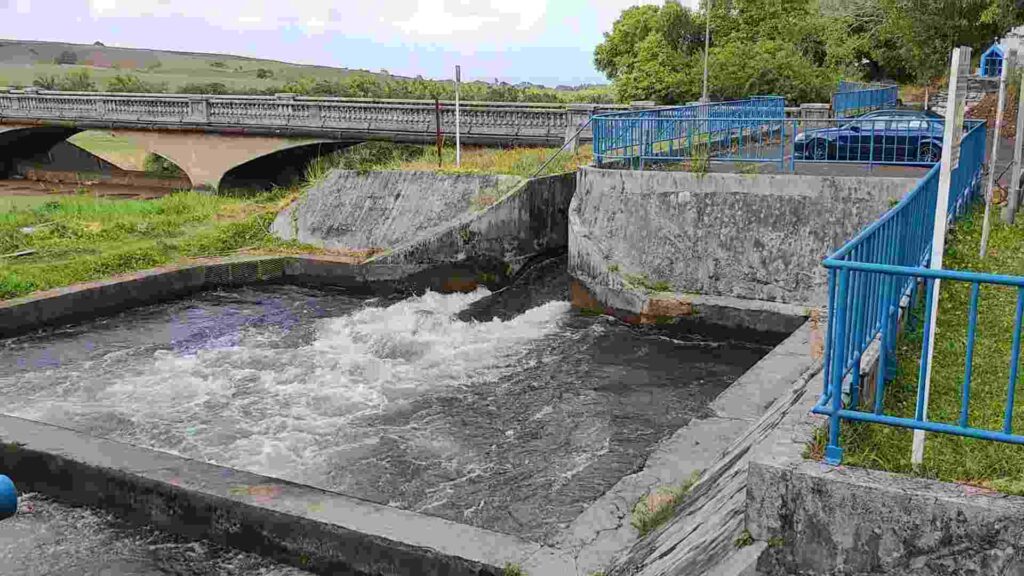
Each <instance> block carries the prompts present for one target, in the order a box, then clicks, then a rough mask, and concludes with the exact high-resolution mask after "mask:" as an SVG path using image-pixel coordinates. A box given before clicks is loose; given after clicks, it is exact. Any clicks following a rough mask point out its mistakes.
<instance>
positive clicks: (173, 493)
mask: <svg viewBox="0 0 1024 576" xmlns="http://www.w3.org/2000/svg"><path fill="white" fill-rule="evenodd" d="M0 441H2V443H3V451H2V452H0V469H3V470H4V471H5V473H6V474H8V475H9V476H10V477H11V478H13V479H14V481H15V483H16V485H17V486H18V489H19V491H21V492H39V493H42V494H45V495H48V496H52V497H54V498H57V499H59V500H61V501H64V502H68V503H71V504H76V505H84V506H91V507H98V508H102V509H104V510H107V511H109V512H111V513H113V514H116V515H117V516H119V517H121V518H123V519H125V520H127V521H129V522H132V523H135V524H142V525H146V524H150V525H153V526H155V527H157V528H159V529H163V530H166V531H168V532H172V533H175V534H179V535H181V536H184V537H187V538H193V539H205V540H209V541H211V542H214V543H216V544H221V545H225V546H229V547H233V548H237V549H239V550H245V551H252V552H257V553H259V554H261V555H263V556H266V557H269V558H272V559H274V560H277V561H279V562H283V563H287V564H291V565H293V566H297V567H301V568H303V569H305V570H308V571H311V572H314V573H318V574H336V573H344V574H349V573H356V574H367V575H381V576H391V575H393V574H417V575H421V574H422V575H435V574H436V575H442V574H443V575H459V574H465V575H467V576H470V575H472V576H484V575H490V576H497V575H498V574H500V573H501V568H502V567H503V566H504V565H505V563H507V562H511V563H516V564H519V565H521V566H522V567H523V568H524V569H525V570H527V572H528V573H529V574H531V575H533V576H565V575H567V574H568V575H573V574H576V568H575V566H574V565H573V562H572V560H571V559H570V558H568V557H567V556H566V555H565V554H564V553H562V552H559V551H557V550H554V549H551V548H546V547H544V546H541V545H539V544H535V543H531V542H527V541H525V540H522V539H520V538H516V537H513V536H508V535H504V534H498V533H496V532H490V531H488V530H483V529H479V528H474V527H472V526H466V525H463V524H458V523H455V522H451V521H449V520H444V519H441V518H436V517H432V516H425V515H422V514H416V513H414V512H407V511H404V510H399V509H396V508H391V507H388V506H382V505H379V504H373V503H370V502H366V501H362V500H357V499H355V498H350V497H347V496H343V495H340V494H336V493H332V492H327V491H324V490H319V489H315V488H310V487H307V486H302V485H298V484H294V483H290V482H284V481H281V480H277V479H274V478H268V477H264V476H259V475H256V474H251V473H248V472H243V471H239V470H234V469H230V468H224V467H221V466H215V465H212V464H206V463H203V462H197V461H194V460H188V459H186V458H182V457H180V456H175V455H173V454H168V453H164V452H159V451H155V450H149V449H145V448H139V447H135V446H131V445H127V444H121V443H118V442H113V441H109V440H103V439H99V438H94V437H90V436H87V435H85V434H81V433H78V432H74V431H71V430H66V429H62V428H58V427H55V426H50V425H46V424H40V423H36V422H30V421H27V420H22V419H20V418H14V417H10V416H2V415H0Z"/></svg>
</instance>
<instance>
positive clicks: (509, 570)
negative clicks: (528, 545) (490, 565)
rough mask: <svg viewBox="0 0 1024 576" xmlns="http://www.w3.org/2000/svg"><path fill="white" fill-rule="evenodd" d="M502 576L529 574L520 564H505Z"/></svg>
mask: <svg viewBox="0 0 1024 576" xmlns="http://www.w3.org/2000/svg"><path fill="white" fill-rule="evenodd" d="M501 576H527V574H526V571H525V570H523V569H522V567H521V566H519V564H512V563H511V562H509V563H507V564H505V568H504V569H503V570H502V571H501Z"/></svg>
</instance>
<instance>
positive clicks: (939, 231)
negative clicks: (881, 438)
mask: <svg viewBox="0 0 1024 576" xmlns="http://www.w3.org/2000/svg"><path fill="white" fill-rule="evenodd" d="M970 65H971V49H970V48H969V47H966V46H961V47H959V48H954V49H953V58H952V59H951V60H950V67H949V99H948V101H947V103H946V122H945V124H944V125H943V128H942V131H943V135H942V162H941V165H940V166H939V189H938V192H937V194H936V199H935V220H934V221H933V222H932V253H931V258H930V259H929V260H928V267H929V268H930V269H932V270H942V253H943V251H944V250H945V248H946V220H947V218H946V217H947V210H948V206H949V188H950V186H951V185H952V180H953V170H954V169H955V168H956V167H957V166H958V165H959V163H960V140H961V138H963V135H964V128H963V127H964V110H965V107H966V103H967V87H966V86H962V85H961V83H966V82H967V75H968V74H969V72H970V71H969V68H970ZM957 192H959V190H958V191H957ZM940 284H941V279H939V278H935V279H934V280H932V283H931V286H928V283H927V282H926V283H925V286H927V287H928V290H929V291H930V293H929V294H928V297H927V299H926V301H927V302H928V303H929V304H930V305H931V308H930V309H929V310H927V311H925V318H927V319H928V324H927V325H926V326H925V328H924V334H925V336H924V337H925V339H926V342H927V345H928V347H927V348H926V350H927V354H926V355H924V356H923V357H922V358H921V364H922V365H923V376H922V380H923V382H922V384H921V388H920V389H919V391H918V398H917V414H916V419H917V420H921V421H925V420H928V397H929V395H930V393H931V381H932V357H933V355H934V353H935V326H936V324H937V319H938V315H939V286H940ZM924 440H925V432H924V430H920V429H918V430H914V437H913V444H912V445H911V452H910V463H911V464H912V465H913V466H914V468H917V467H918V466H920V465H921V463H922V462H923V461H924Z"/></svg>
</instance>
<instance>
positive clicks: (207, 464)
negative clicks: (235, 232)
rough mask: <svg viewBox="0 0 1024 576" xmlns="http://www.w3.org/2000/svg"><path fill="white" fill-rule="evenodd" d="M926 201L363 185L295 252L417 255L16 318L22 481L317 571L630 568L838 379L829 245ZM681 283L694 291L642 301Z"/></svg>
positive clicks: (704, 185) (887, 194)
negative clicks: (802, 401)
mask: <svg viewBox="0 0 1024 576" xmlns="http://www.w3.org/2000/svg"><path fill="white" fill-rule="evenodd" d="M577 183H579V186H577ZM911 184H912V180H909V179H907V180H905V179H899V178H881V179H868V178H850V179H843V178H837V177H817V176H802V177H801V176H757V177H750V176H738V175H720V174H708V175H705V176H703V177H701V178H696V177H695V176H694V175H692V174H686V173H674V174H669V173H660V174H658V173H649V174H624V173H616V172H614V171H601V170H593V169H586V170H585V171H584V173H582V174H580V175H579V177H578V178H577V177H573V176H559V177H553V178H549V179H541V180H535V181H530V182H518V183H516V182H512V183H509V182H505V181H504V180H500V179H498V180H496V179H494V178H493V177H483V176H473V175H461V176H448V175H440V176H439V175H415V174H412V175H408V174H407V175H396V174H393V173H383V174H369V175H355V174H352V173H342V174H336V175H333V176H332V177H329V178H326V179H325V180H324V182H323V183H322V184H321V185H320V186H319V187H318V188H314V189H312V190H310V191H309V192H308V193H307V195H306V197H305V198H304V199H302V200H300V201H299V202H298V203H297V204H296V205H294V206H292V207H290V208H289V209H288V210H286V211H285V212H284V213H283V214H282V216H281V217H280V218H279V219H278V223H276V224H275V226H274V229H275V231H277V232H278V233H280V234H282V235H287V234H288V233H289V231H290V233H291V234H292V235H293V237H299V238H301V239H303V240H304V241H319V242H321V243H323V244H325V245H330V244H331V243H332V242H333V243H339V242H343V241H344V242H349V243H351V242H354V241H355V240H353V239H354V238H356V239H359V242H363V243H364V244H361V245H359V246H352V247H353V248H366V247H367V246H370V245H371V244H365V243H378V242H379V243H380V244H372V245H373V246H381V245H384V246H388V249H387V250H386V251H384V252H383V253H382V254H381V255H380V256H378V257H377V258H375V259H373V260H371V261H370V262H367V263H366V264H362V265H349V264H340V263H336V262H330V261H328V260H323V259H318V258H312V257H297V258H258V259H252V260H251V261H246V262H226V263H225V262H210V263H201V264H195V265H189V266H184V267H178V268H174V269H164V270H156V271H151V272H147V273H144V274H137V275H132V276H130V277H125V278H118V279H113V280H111V281H107V282H100V283H92V284H89V285H84V286H79V287H73V288H71V289H68V290H60V291H55V292H52V293H47V294H42V295H38V296H33V297H29V298H26V299H20V300H17V301H11V302H7V303H4V304H3V305H0V324H2V325H3V331H4V334H5V335H7V338H6V339H4V340H2V341H0V367H2V368H0V405H2V406H3V409H2V410H0V412H2V415H0V440H3V442H4V444H5V450H4V451H3V457H2V459H0V465H2V467H3V469H4V470H8V471H9V473H10V475H11V476H12V477H14V478H15V480H16V481H18V482H19V487H20V488H22V489H23V490H25V491H38V492H40V493H43V494H46V495H48V496H51V497H54V498H56V499H58V500H60V501H63V502H66V503H69V504H74V505H86V506H92V507H98V508H104V509H106V510H109V511H110V512H112V513H113V514H115V515H117V516H119V517H121V518H123V519H125V520H128V521H129V522H131V523H133V524H136V525H139V524H142V525H152V526H155V527H157V528H160V529H162V530H166V531H169V532H173V533H177V534H180V535H181V536H184V537H186V538H190V539H200V540H207V541H209V542H212V543H215V544H217V545H226V546H228V547H233V548H239V549H242V550H247V551H250V552H255V553H258V554H261V555H264V556H266V557H268V558H273V559H275V560H277V561H280V562H284V563H287V564H291V565H293V566H296V567H299V568H302V569H304V570H308V571H311V572H314V573H320V574H332V573H358V574H417V575H418V574H500V573H501V571H502V568H503V566H505V565H506V564H510V563H511V564H516V565H519V566H521V567H522V568H523V569H524V570H526V572H527V573H528V574H531V575H532V576H539V575H546V574H551V575H565V574H578V575H581V576H586V575H588V574H591V573H593V572H596V571H599V570H608V569H611V571H610V573H625V572H622V570H625V568H623V567H621V566H619V565H617V564H616V562H617V561H619V560H621V559H622V558H628V557H630V556H629V553H630V550H631V549H633V548H634V547H635V546H636V545H638V535H637V533H636V530H635V529H634V528H633V527H632V526H630V518H629V515H630V512H631V510H632V507H633V505H634V504H635V503H636V501H637V500H638V499H639V498H640V497H641V496H643V495H644V494H646V493H647V492H649V491H650V490H652V489H654V488H656V487H658V486H666V485H679V484H681V483H682V482H684V481H685V480H686V479H687V478H690V477H691V476H692V475H693V474H694V473H701V472H702V471H707V470H718V469H721V468H722V467H723V466H724V467H729V466H731V465H732V463H733V462H734V460H733V459H732V457H731V456H730V454H732V452H731V451H732V450H734V447H735V446H736V445H741V444H742V443H743V442H745V438H748V437H750V436H751V434H755V435H756V431H757V430H759V429H760V427H763V426H764V424H763V421H764V419H765V418H768V417H769V416H770V415H771V414H773V413H774V412H775V410H776V409H775V408H773V407H774V406H775V405H776V404H777V403H778V402H779V401H781V400H780V399H782V398H783V397H785V396H786V395H787V393H788V391H789V390H790V389H792V388H793V387H794V385H795V384H800V383H801V382H803V383H806V380H807V379H808V377H809V376H808V373H809V372H810V375H811V376H813V372H814V369H815V365H816V363H818V364H820V359H818V358H816V357H815V352H814V350H815V348H814V345H813V342H814V338H815V333H816V332H815V331H816V330H817V329H818V328H817V326H816V325H815V323H814V322H813V321H812V322H811V323H808V324H805V321H806V319H807V317H808V316H813V309H814V307H815V306H817V305H819V302H818V300H819V296H820V294H819V292H818V290H819V288H820V278H817V276H816V274H817V273H816V271H815V267H816V265H817V260H816V258H818V257H819V256H818V254H819V253H823V252H824V251H825V250H827V248H828V246H829V245H830V244H831V243H833V242H837V241H840V240H841V239H843V238H845V237H846V236H847V235H848V234H849V233H850V232H851V231H850V230H832V229H828V230H826V231H825V232H821V230H822V228H823V227H827V226H830V225H832V224H833V223H834V220H835V219H836V212H837V211H843V212H844V214H845V215H846V216H848V218H847V219H846V220H844V225H845V226H847V227H854V228H856V227H859V226H861V225H862V224H863V223H864V222H867V221H870V220H871V219H873V218H874V217H877V215H878V214H879V213H881V212H882V211H884V209H885V207H886V206H887V204H888V201H889V200H890V199H891V198H893V197H898V196H899V195H901V194H902V193H904V192H906V191H907V190H909V188H910V186H911ZM499 185H500V186H501V190H500V192H501V194H500V197H499V198H498V200H497V201H495V202H494V203H493V204H492V205H490V206H488V207H486V208H484V209H479V207H476V206H477V202H476V200H475V199H478V198H479V197H480V196H481V194H483V193H484V192H487V191H491V190H495V189H496V187H498V186H499ZM630 194H634V196H633V197H632V199H631V200H630V201H629V202H626V201H624V200H625V199H627V198H628V197H629V195H630ZM716 196H717V197H719V198H724V199H727V200H728V201H727V202H719V203H718V204H719V205H720V208H722V210H718V211H716V210H712V209H709V208H708V207H709V206H712V207H713V205H714V204H715V202H714V198H715V197H716ZM705 200H708V201H710V202H711V203H710V204H707V203H705ZM570 202H571V204H570ZM767 206H775V207H776V208H777V209H778V210H776V212H778V213H781V214H783V216H784V217H780V216H779V215H778V214H776V215H774V216H766V214H767V213H766V207H767ZM780 207H781V208H780ZM674 212H676V214H675V215H673V214H674ZM601 214H604V216H601ZM685 214H690V216H685ZM693 215H697V216H693ZM684 216H685V217H684ZM687 218H690V219H689V220H688V219H687ZM694 218H696V219H694ZM669 220H671V221H673V222H675V223H676V225H677V227H681V228H679V229H675V228H673V227H672V226H669V225H667V224H666V223H667V222H668V221H669ZM651 221H656V222H658V223H659V225H658V226H657V227H656V230H655V229H654V228H650V226H648V227H647V228H645V227H644V224H645V223H646V224H650V222H651ZM645 230H646V232H645ZM738 230H746V231H747V232H748V233H749V234H750V235H751V241H753V240H757V242H760V241H761V240H762V239H764V238H774V239H777V240H779V241H780V242H781V244H779V245H776V246H774V247H772V246H766V245H764V244H763V243H762V244H759V245H760V246H761V248H760V250H761V252H762V253H763V254H761V255H759V254H757V253H754V252H752V251H751V247H752V246H755V244H751V242H748V241H742V242H741V241H738V240H736V241H731V242H725V241H723V240H722V238H724V236H723V235H727V234H736V231H738ZM659 234H661V237H660V238H659ZM734 240H735V239H734ZM679 242H686V243H689V244H690V245H691V246H692V247H695V248H694V249H693V250H690V251H683V252H680V250H679V249H678V248H679V246H678V244H679ZM701 247H704V248H701ZM566 250H568V255H566V254H565V251H566ZM772 250H774V251H776V252H778V253H777V254H776V255H775V256H774V257H773V258H774V259H775V260H776V261H778V262H782V263H783V265H782V266H773V267H763V273H761V274H760V275H758V276H757V277H756V278H754V280H753V281H752V282H751V281H750V279H749V278H747V279H746V280H745V282H746V283H744V282H738V281H736V274H737V273H739V274H740V276H742V271H743V270H746V269H749V268H750V267H751V266H757V265H758V264H757V262H758V258H760V257H765V258H767V256H766V255H765V254H767V253H768V252H770V251H772ZM559 254H561V255H559ZM679 254H686V258H687V259H690V260H692V261H691V262H689V263H688V262H682V261H679ZM698 261H699V264H700V265H697V264H698ZM660 278H665V279H667V280H668V281H670V283H671V286H674V287H677V288H674V289H673V290H672V291H670V292H671V293H670V294H659V293H657V292H658V291H656V290H650V289H646V288H642V287H641V288H640V289H638V288H636V286H632V287H631V285H635V284H636V283H638V282H639V283H641V284H644V283H651V282H652V279H660ZM798 278H799V280H796V279H798ZM808 278H809V279H808ZM794 282H795V284H794ZM506 286H508V287H507V288H506ZM679 287H688V288H690V289H689V290H686V289H683V288H679ZM697 287H700V290H699V292H700V293H699V294H694V292H698V290H697ZM787 287H788V288H787ZM662 292H664V291H662ZM623 319H624V320H627V321H626V322H623V321H622V320H623ZM702 482H703V481H702ZM702 485H703V486H714V483H713V482H711V481H710V480H709V481H708V482H707V483H704V484H702ZM710 489H711V488H705V491H706V490H710ZM722 493H723V494H724V493H725V492H724V491H723V492H722ZM729 493H730V494H732V492H729ZM734 506H735V502H734V501H732V500H730V501H729V503H727V505H723V506H720V507H719V511H720V512H723V513H726V512H727V514H725V516H727V517H726V518H724V520H722V523H721V524H720V525H718V524H715V525H713V526H712V524H714V523H713V522H711V523H709V524H708V526H709V528H708V530H709V532H708V534H711V535H712V536H711V537H710V538H709V539H708V542H710V544H708V542H704V543H702V544H701V545H699V546H689V547H686V546H684V547H683V548H685V549H686V550H690V552H688V553H689V554H691V555H697V556H700V559H699V562H702V563H703V564H701V566H704V565H707V566H712V565H714V564H715V563H716V562H718V561H719V560H722V559H723V558H725V557H727V556H729V550H730V549H731V548H732V545H731V542H732V540H733V539H734V538H735V535H736V534H735V533H736V531H737V530H738V526H739V524H737V522H738V520H737V518H741V516H736V515H735V513H734V508H733V507H734ZM716 521H717V520H716ZM701 546H703V547H701ZM634 557H635V555H634ZM616 566H619V567H618V568H617V567H616ZM615 570H619V572H615ZM253 573H258V572H253ZM700 573H703V572H700Z"/></svg>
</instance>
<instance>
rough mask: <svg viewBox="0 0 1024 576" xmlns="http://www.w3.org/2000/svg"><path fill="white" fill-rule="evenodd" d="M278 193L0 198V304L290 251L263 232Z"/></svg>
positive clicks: (277, 203) (287, 245) (291, 246)
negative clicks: (191, 261)
mask: <svg viewBox="0 0 1024 576" xmlns="http://www.w3.org/2000/svg"><path fill="white" fill-rule="evenodd" d="M284 200H286V198H285V197H284V193H282V192H276V193H266V194H259V195H255V196H253V197H250V198H247V199H243V198H230V197H221V196H212V195H205V194H198V193H195V192H179V193H174V194H170V195H168V196H165V197H163V198H160V199H158V200H111V199H107V198H102V197H99V198H97V197H92V196H83V195H68V196H56V197H43V198H42V199H40V198H38V197H32V198H31V199H27V198H3V199H0V210H2V211H0V254H13V253H16V252H22V251H27V250H34V251H35V252H34V253H32V254H30V255H27V256H22V257H8V258H3V259H0V299H9V298H15V297H18V296H24V295H26V294H29V293H31V292H33V291H36V290H46V289H50V288H56V287H61V286H67V285H70V284H74V283H77V282H84V281H89V280H96V279H100V278H104V277H107V276H111V275H115V274H120V273H125V272H132V271H137V270H141V269H145V268H152V267H155V266H161V265H165V264H170V263H173V262H176V261H181V260H184V259H188V258H198V257H210V256H226V255H229V254H232V253H235V252H237V251H239V250H242V249H259V250H275V249H282V250H283V249H296V248H301V247H300V246H298V245H297V244H295V243H286V242H281V241H279V240H277V239H275V238H274V237H273V236H272V235H271V234H270V233H269V226H270V224H271V222H273V219H274V217H275V215H276V213H277V211H278V210H279V209H280V207H281V206H282V204H283V202H284Z"/></svg>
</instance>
